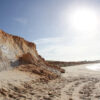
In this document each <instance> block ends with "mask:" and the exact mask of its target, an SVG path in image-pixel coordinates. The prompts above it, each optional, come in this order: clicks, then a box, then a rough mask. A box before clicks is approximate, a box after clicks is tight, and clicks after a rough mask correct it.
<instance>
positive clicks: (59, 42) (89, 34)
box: [0, 0, 100, 61]
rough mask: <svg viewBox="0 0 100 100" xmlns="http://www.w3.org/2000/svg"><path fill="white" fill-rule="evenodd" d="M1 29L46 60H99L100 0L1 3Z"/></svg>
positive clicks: (34, 0) (24, 0)
mask: <svg viewBox="0 0 100 100" xmlns="http://www.w3.org/2000/svg"><path fill="white" fill-rule="evenodd" d="M0 29H2V30H4V31H5V32H7V33H11V34H13V35H18V36H21V37H23V38H25V39H26V40H28V41H31V42H35V43H36V45H37V50H38V52H39V54H40V55H42V56H43V57H44V58H45V59H47V60H60V61H78V60H99V59H100V45H99V43H100V0H0Z"/></svg>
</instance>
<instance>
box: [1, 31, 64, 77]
mask: <svg viewBox="0 0 100 100" xmlns="http://www.w3.org/2000/svg"><path fill="white" fill-rule="evenodd" d="M23 66H24V67H23ZM14 67H17V68H18V69H20V70H23V71H27V72H39V73H40V72H41V73H42V75H45V76H46V75H47V76H48V75H51V76H53V75H54V76H59V75H60V73H61V71H62V69H61V68H60V67H57V66H52V65H50V64H49V63H47V62H46V61H45V59H43V58H42V57H41V56H40V55H38V53H37V50H36V45H35V44H34V43H32V42H28V41H26V40H24V39H23V38H21V37H18V36H13V35H11V34H8V33H5V32H4V31H2V30H0V71H2V70H6V69H11V68H14ZM26 69H27V70H26ZM37 70H38V71H37ZM40 70H42V71H40ZM39 73H38V74H39ZM47 73H48V74H47Z"/></svg>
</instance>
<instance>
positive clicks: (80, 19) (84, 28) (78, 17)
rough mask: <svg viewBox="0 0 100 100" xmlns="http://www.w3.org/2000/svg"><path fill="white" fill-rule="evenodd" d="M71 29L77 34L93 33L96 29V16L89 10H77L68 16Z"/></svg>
mask: <svg viewBox="0 0 100 100" xmlns="http://www.w3.org/2000/svg"><path fill="white" fill-rule="evenodd" d="M70 24H71V27H72V28H73V29H74V30H76V31H78V32H95V31H96V29H97V27H98V16H97V14H96V12H95V11H94V10H92V9H89V8H84V7H83V8H79V9H76V10H74V11H72V13H71V15H70Z"/></svg>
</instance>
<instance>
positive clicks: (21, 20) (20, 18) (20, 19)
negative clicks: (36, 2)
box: [14, 17, 27, 24]
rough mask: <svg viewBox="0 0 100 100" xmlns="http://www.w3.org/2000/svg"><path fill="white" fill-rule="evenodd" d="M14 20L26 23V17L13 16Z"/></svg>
mask: <svg viewBox="0 0 100 100" xmlns="http://www.w3.org/2000/svg"><path fill="white" fill-rule="evenodd" d="M14 20H15V21H16V22H18V23H20V24H27V19H25V18H22V17H19V18H14Z"/></svg>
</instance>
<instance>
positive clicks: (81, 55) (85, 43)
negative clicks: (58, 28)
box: [35, 37, 100, 61]
mask: <svg viewBox="0 0 100 100" xmlns="http://www.w3.org/2000/svg"><path fill="white" fill-rule="evenodd" d="M99 42H100V40H99V39H97V38H94V39H91V40H88V39H86V38H77V39H76V38H75V37H74V38H73V42H72V43H71V44H70V42H67V40H66V37H56V38H46V39H39V40H36V41H35V43H36V44H37V49H38V52H39V54H41V55H42V56H43V57H44V58H46V59H48V60H61V61H62V60H63V61H77V60H95V59H100V55H99V54H100V46H99Z"/></svg>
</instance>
